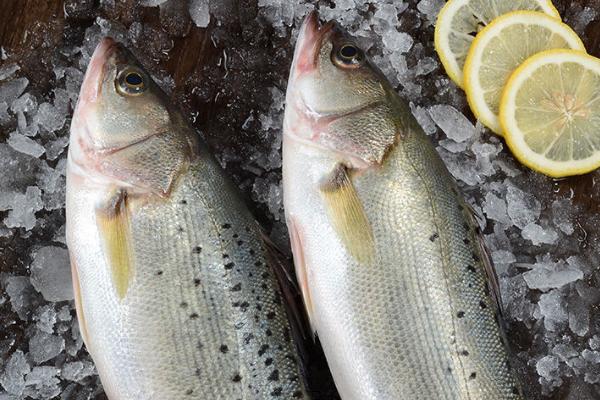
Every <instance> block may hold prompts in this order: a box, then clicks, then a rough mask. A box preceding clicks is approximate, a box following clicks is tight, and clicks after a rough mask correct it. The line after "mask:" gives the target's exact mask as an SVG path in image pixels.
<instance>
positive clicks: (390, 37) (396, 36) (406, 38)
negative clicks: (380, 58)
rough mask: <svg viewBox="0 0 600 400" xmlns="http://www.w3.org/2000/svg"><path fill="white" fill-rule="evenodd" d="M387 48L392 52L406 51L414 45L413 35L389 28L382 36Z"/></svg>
mask: <svg viewBox="0 0 600 400" xmlns="http://www.w3.org/2000/svg"><path fill="white" fill-rule="evenodd" d="M382 40H383V45H384V46H385V50H386V51H388V52H390V53H396V52H398V53H406V52H407V51H409V50H410V49H411V47H412V46H413V43H414V40H413V38H412V36H410V35H409V34H408V33H405V32H398V31H397V30H395V29H390V30H388V31H387V32H386V33H385V35H384V36H383V38H382Z"/></svg>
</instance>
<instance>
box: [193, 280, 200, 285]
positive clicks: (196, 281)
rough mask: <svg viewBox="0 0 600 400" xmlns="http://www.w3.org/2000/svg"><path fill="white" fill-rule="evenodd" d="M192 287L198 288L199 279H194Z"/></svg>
mask: <svg viewBox="0 0 600 400" xmlns="http://www.w3.org/2000/svg"><path fill="white" fill-rule="evenodd" d="M194 286H200V279H198V278H196V279H194Z"/></svg>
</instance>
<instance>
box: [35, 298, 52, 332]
mask: <svg viewBox="0 0 600 400" xmlns="http://www.w3.org/2000/svg"><path fill="white" fill-rule="evenodd" d="M34 319H35V320H37V323H36V327H37V328H38V329H39V330H40V331H42V332H46V333H54V324H55V323H56V311H55V310H54V305H52V304H46V305H45V306H43V307H40V308H38V309H37V310H36V312H35V316H34Z"/></svg>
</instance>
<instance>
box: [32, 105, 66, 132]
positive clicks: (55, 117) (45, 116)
mask: <svg viewBox="0 0 600 400" xmlns="http://www.w3.org/2000/svg"><path fill="white" fill-rule="evenodd" d="M65 119H66V115H65V114H63V113H61V112H60V111H59V110H58V109H57V108H56V107H54V106H53V105H52V104H50V103H42V104H40V106H39V108H38V113H37V114H36V116H35V120H36V122H37V123H38V124H39V125H40V126H41V127H42V128H44V129H45V130H46V131H47V132H54V131H57V130H59V129H60V128H62V127H63V125H64V124H65Z"/></svg>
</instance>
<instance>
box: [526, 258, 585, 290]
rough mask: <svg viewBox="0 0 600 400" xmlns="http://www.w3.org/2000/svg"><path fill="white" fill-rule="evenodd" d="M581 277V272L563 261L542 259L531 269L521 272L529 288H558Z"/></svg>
mask: <svg viewBox="0 0 600 400" xmlns="http://www.w3.org/2000/svg"><path fill="white" fill-rule="evenodd" d="M582 278H583V272H582V271H581V270H580V269H577V268H576V267H574V266H572V265H569V264H566V263H565V262H564V261H560V262H556V263H555V262H551V261H550V260H543V261H540V262H538V263H536V264H535V265H534V266H533V269H532V270H530V271H527V272H525V273H524V274H523V279H525V282H527V285H528V286H529V287H530V288H531V289H539V290H543V291H547V290H549V289H553V288H560V287H562V286H564V285H567V284H569V283H571V282H575V281H577V280H579V279H582Z"/></svg>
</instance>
